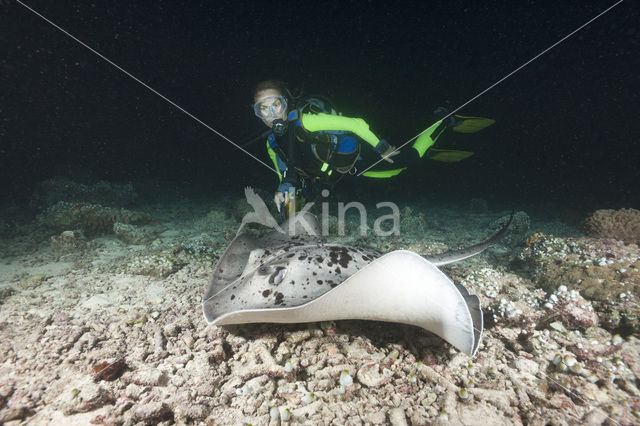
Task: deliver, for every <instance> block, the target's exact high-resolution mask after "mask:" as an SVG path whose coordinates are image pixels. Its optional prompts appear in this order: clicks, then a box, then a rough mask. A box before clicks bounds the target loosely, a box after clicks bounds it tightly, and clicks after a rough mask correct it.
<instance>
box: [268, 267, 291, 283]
mask: <svg viewBox="0 0 640 426" xmlns="http://www.w3.org/2000/svg"><path fill="white" fill-rule="evenodd" d="M285 275H287V269H286V268H282V267H280V268H278V270H277V271H276V272H274V273H273V274H271V277H269V282H270V283H271V284H275V285H278V284H280V283H281V282H282V280H284V277H285Z"/></svg>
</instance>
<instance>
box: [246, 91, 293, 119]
mask: <svg viewBox="0 0 640 426" xmlns="http://www.w3.org/2000/svg"><path fill="white" fill-rule="evenodd" d="M253 101H254V102H255V104H254V105H255V107H254V110H255V113H256V115H257V116H258V117H259V118H260V119H261V120H262V122H263V123H264V124H266V125H267V126H268V127H272V125H273V122H274V121H275V120H277V119H281V120H285V119H286V118H287V103H286V100H285V98H284V96H283V95H282V93H280V92H279V91H278V90H275V89H266V90H262V91H260V92H258V93H257V94H256V97H255V98H254V99H253Z"/></svg>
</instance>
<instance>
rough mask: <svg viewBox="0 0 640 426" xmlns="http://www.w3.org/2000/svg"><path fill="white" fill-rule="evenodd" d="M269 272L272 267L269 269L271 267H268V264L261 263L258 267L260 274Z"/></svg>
mask: <svg viewBox="0 0 640 426" xmlns="http://www.w3.org/2000/svg"><path fill="white" fill-rule="evenodd" d="M269 272H270V269H269V267H268V266H266V265H260V266H259V267H258V273H259V274H260V275H267V274H268V273H269Z"/></svg>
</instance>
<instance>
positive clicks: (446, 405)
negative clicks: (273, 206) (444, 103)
mask: <svg viewBox="0 0 640 426" xmlns="http://www.w3.org/2000/svg"><path fill="white" fill-rule="evenodd" d="M483 220H484V219H483V218H476V221H477V222H478V223H482V222H483ZM205 222H206V218H205V217H202V218H198V217H196V218H193V219H190V220H188V221H183V222H172V221H171V220H167V221H166V222H164V224H163V227H164V228H163V230H162V232H161V233H159V234H157V235H156V239H155V240H153V241H152V242H150V243H149V244H146V245H145V244H138V245H135V244H127V243H125V242H124V241H122V239H118V238H116V237H115V236H114V235H106V236H101V237H98V238H93V239H86V238H80V237H78V241H79V243H78V244H77V246H74V247H67V248H66V249H64V250H62V249H61V248H60V247H59V246H56V245H55V244H53V245H52V243H51V239H50V238H51V237H50V236H51V235H52V233H51V232H49V234H47V232H46V231H38V232H39V233H38V232H36V231H34V230H33V229H32V228H29V227H25V228H24V230H25V231H24V233H20V232H17V233H14V234H13V235H12V236H11V237H10V238H6V239H4V240H2V245H1V247H2V249H3V253H4V256H3V259H1V260H0V271H1V272H0V301H1V303H2V304H1V305H0V423H3V424H7V425H13V424H65V425H73V424H78V425H80V424H113V425H120V424H174V423H177V424H220V425H226V424H253V425H262V424H264V425H267V424H271V425H277V424H320V425H321V424H340V425H342V424H348V425H357V424H393V425H404V424H414V425H423V424H464V425H472V424H482V425H498V424H521V423H524V424H535V425H538V424H539V425H545V424H553V425H564V424H581V425H583V424H615V425H617V424H637V423H638V422H640V417H639V410H640V390H639V389H638V386H639V384H638V383H639V382H638V377H640V341H639V340H638V336H637V334H636V333H631V334H626V335H623V336H620V335H617V334H616V333H615V332H612V331H607V330H606V329H604V328H600V327H599V325H600V324H599V318H598V314H597V313H596V311H594V309H593V307H592V306H591V301H590V300H587V299H585V298H583V297H582V296H581V295H580V294H579V293H577V292H575V291H571V290H570V289H567V288H563V287H560V288H558V289H556V290H555V291H543V290H541V289H538V288H535V287H534V286H533V285H532V284H531V281H530V280H529V278H527V277H526V276H522V275H518V274H517V273H515V272H514V271H512V270H509V268H508V267H505V266H504V265H499V264H498V262H497V261H496V260H495V259H496V257H495V256H494V257H491V256H485V255H482V256H479V257H477V258H474V259H471V260H467V261H465V262H462V263H460V264H458V265H455V266H452V267H450V268H448V269H445V272H446V273H447V274H448V275H449V276H451V277H452V279H454V280H455V281H457V282H462V283H463V284H464V285H465V286H467V287H468V288H469V290H470V291H471V293H475V294H478V295H479V296H480V297H481V301H482V304H483V306H484V307H486V308H487V311H485V317H486V319H487V321H486V326H487V328H486V330H485V334H484V337H483V340H482V343H481V346H480V349H479V352H478V354H477V356H476V357H475V358H471V357H469V356H467V355H464V354H462V353H460V352H458V351H456V350H455V349H453V348H452V347H451V346H450V345H448V344H447V343H445V342H444V341H442V340H441V339H440V338H438V337H437V336H434V335H432V334H430V333H428V332H425V331H424V330H421V329H418V328H416V327H411V326H405V325H400V324H387V323H378V322H367V321H337V322H326V323H310V324H291V325H275V324H251V325H239V326H228V327H215V326H208V325H207V323H206V321H205V320H204V318H203V315H202V311H201V306H200V303H201V298H202V295H203V294H204V291H205V289H206V287H207V282H208V279H209V275H210V273H211V270H212V266H213V263H214V262H215V259H216V258H217V256H219V255H220V254H221V252H222V251H223V250H224V247H225V246H226V244H227V243H228V242H229V241H230V238H232V237H233V232H234V229H235V227H236V226H237V223H236V222H234V221H233V220H231V219H229V220H228V221H227V223H225V224H224V225H220V224H217V225H216V228H215V229H206V226H205V225H206V223H205ZM443 222H447V220H446V219H443ZM453 222H455V221H454V220H453V219H452V222H451V224H450V225H451V229H454V230H456V232H457V230H461V229H463V228H464V227H465V226H475V225H474V223H472V222H473V221H469V220H461V221H460V223H457V222H456V223H453ZM462 222H464V223H462ZM484 223H486V220H484ZM34 226H35V225H34ZM34 229H35V228H34ZM28 230H31V232H27V231H28ZM457 233H458V234H461V232H457ZM58 234H59V232H58V233H56V234H55V235H58ZM67 235H71V234H67ZM428 238H429V237H428V236H427V237H425V239H428ZM203 240H206V241H208V242H209V247H210V248H211V250H210V251H209V252H208V255H210V256H208V257H207V256H200V257H198V256H195V255H194V251H193V250H191V251H189V250H186V249H185V247H194V246H195V242H196V241H198V242H200V243H201V242H202V241H203ZM420 240H421V239H420ZM576 241H577V242H576V244H590V240H587V239H582V240H580V239H578V240H576ZM458 243H459V245H458V246H462V245H464V244H465V243H464V242H458ZM56 247H57V248H56ZM425 247H427V248H428V247H430V246H428V245H426V244H424V243H421V242H419V241H418V240H415V241H414V242H406V241H405V242H401V243H400V244H399V246H394V247H393V248H408V249H414V250H416V251H419V250H420V249H424V248H425ZM431 247H433V246H431ZM381 248H382V247H381ZM152 252H153V253H155V254H154V255H153V256H150V253H152ZM200 254H202V253H200ZM624 255H625V256H627V257H628V258H629V262H630V263H633V262H634V259H635V262H637V260H638V257H639V256H640V251H639V250H638V248H637V246H633V245H631V246H625V247H624ZM594 256H595V255H594ZM498 258H499V257H498ZM162 259H164V260H162ZM145 260H146V261H147V262H146V263H145ZM163 262H165V263H167V264H168V266H166V267H165V266H163V265H162V263H163ZM149 264H152V265H153V267H149V268H147V269H145V268H144V266H145V265H149ZM154 268H155V269H154ZM625 297H628V298H629V299H632V298H635V299H634V300H635V302H634V303H637V295H634V294H629V295H628V296H625Z"/></svg>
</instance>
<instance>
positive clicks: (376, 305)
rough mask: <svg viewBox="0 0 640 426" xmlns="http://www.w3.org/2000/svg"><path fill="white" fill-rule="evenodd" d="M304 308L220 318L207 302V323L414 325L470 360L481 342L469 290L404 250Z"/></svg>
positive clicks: (478, 313) (475, 306)
mask: <svg viewBox="0 0 640 426" xmlns="http://www.w3.org/2000/svg"><path fill="white" fill-rule="evenodd" d="M463 289H464V287H463ZM214 299H215V298H214ZM205 300H206V298H205ZM300 302H301V303H303V304H301V305H299V306H295V307H286V308H278V307H275V306H274V307H273V308H260V309H252V308H251V307H250V306H247V309H243V310H236V311H233V312H227V313H225V314H223V315H220V316H218V317H214V315H215V314H214V313H213V312H209V313H207V310H208V309H209V308H208V307H207V303H206V302H205V303H203V309H204V313H205V317H206V318H207V320H208V321H209V322H211V323H213V324H216V325H222V324H242V323H252V322H275V323H300V322H312V321H328V320H341V319H364V320H378V321H388V322H399V323H404V324H411V325H416V326H419V327H422V328H424V329H425V330H428V331H430V332H432V333H435V334H437V335H438V336H440V337H442V338H443V339H444V340H446V341H447V342H449V343H450V344H452V345H453V346H454V347H456V348H457V349H459V350H460V351H462V352H465V353H467V354H469V355H473V354H475V352H476V351H477V349H478V345H479V342H480V338H481V336H482V311H481V310H480V303H479V300H478V298H477V297H476V296H471V295H469V294H468V292H467V291H466V289H464V291H463V292H461V290H458V288H457V287H456V285H455V284H454V283H453V281H451V280H450V279H449V278H448V277H447V276H446V275H444V274H443V273H442V272H441V271H440V270H439V269H438V268H437V267H436V266H434V265H433V264H431V263H430V262H428V261H427V260H425V259H424V258H422V257H421V256H420V255H418V254H415V253H413V252H410V251H405V250H397V251H394V252H391V253H388V254H386V255H384V256H382V257H380V258H378V259H376V260H375V261H373V262H371V263H370V264H369V265H368V266H366V267H364V268H363V269H361V270H360V271H358V272H357V273H355V274H354V275H352V276H351V277H349V278H348V279H347V280H345V281H344V282H343V283H341V284H340V285H339V286H337V287H335V288H334V289H332V290H330V291H328V292H326V293H324V294H323V295H321V296H320V297H318V298H316V299H314V300H312V301H309V302H307V303H304V301H303V300H301V301H300Z"/></svg>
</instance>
